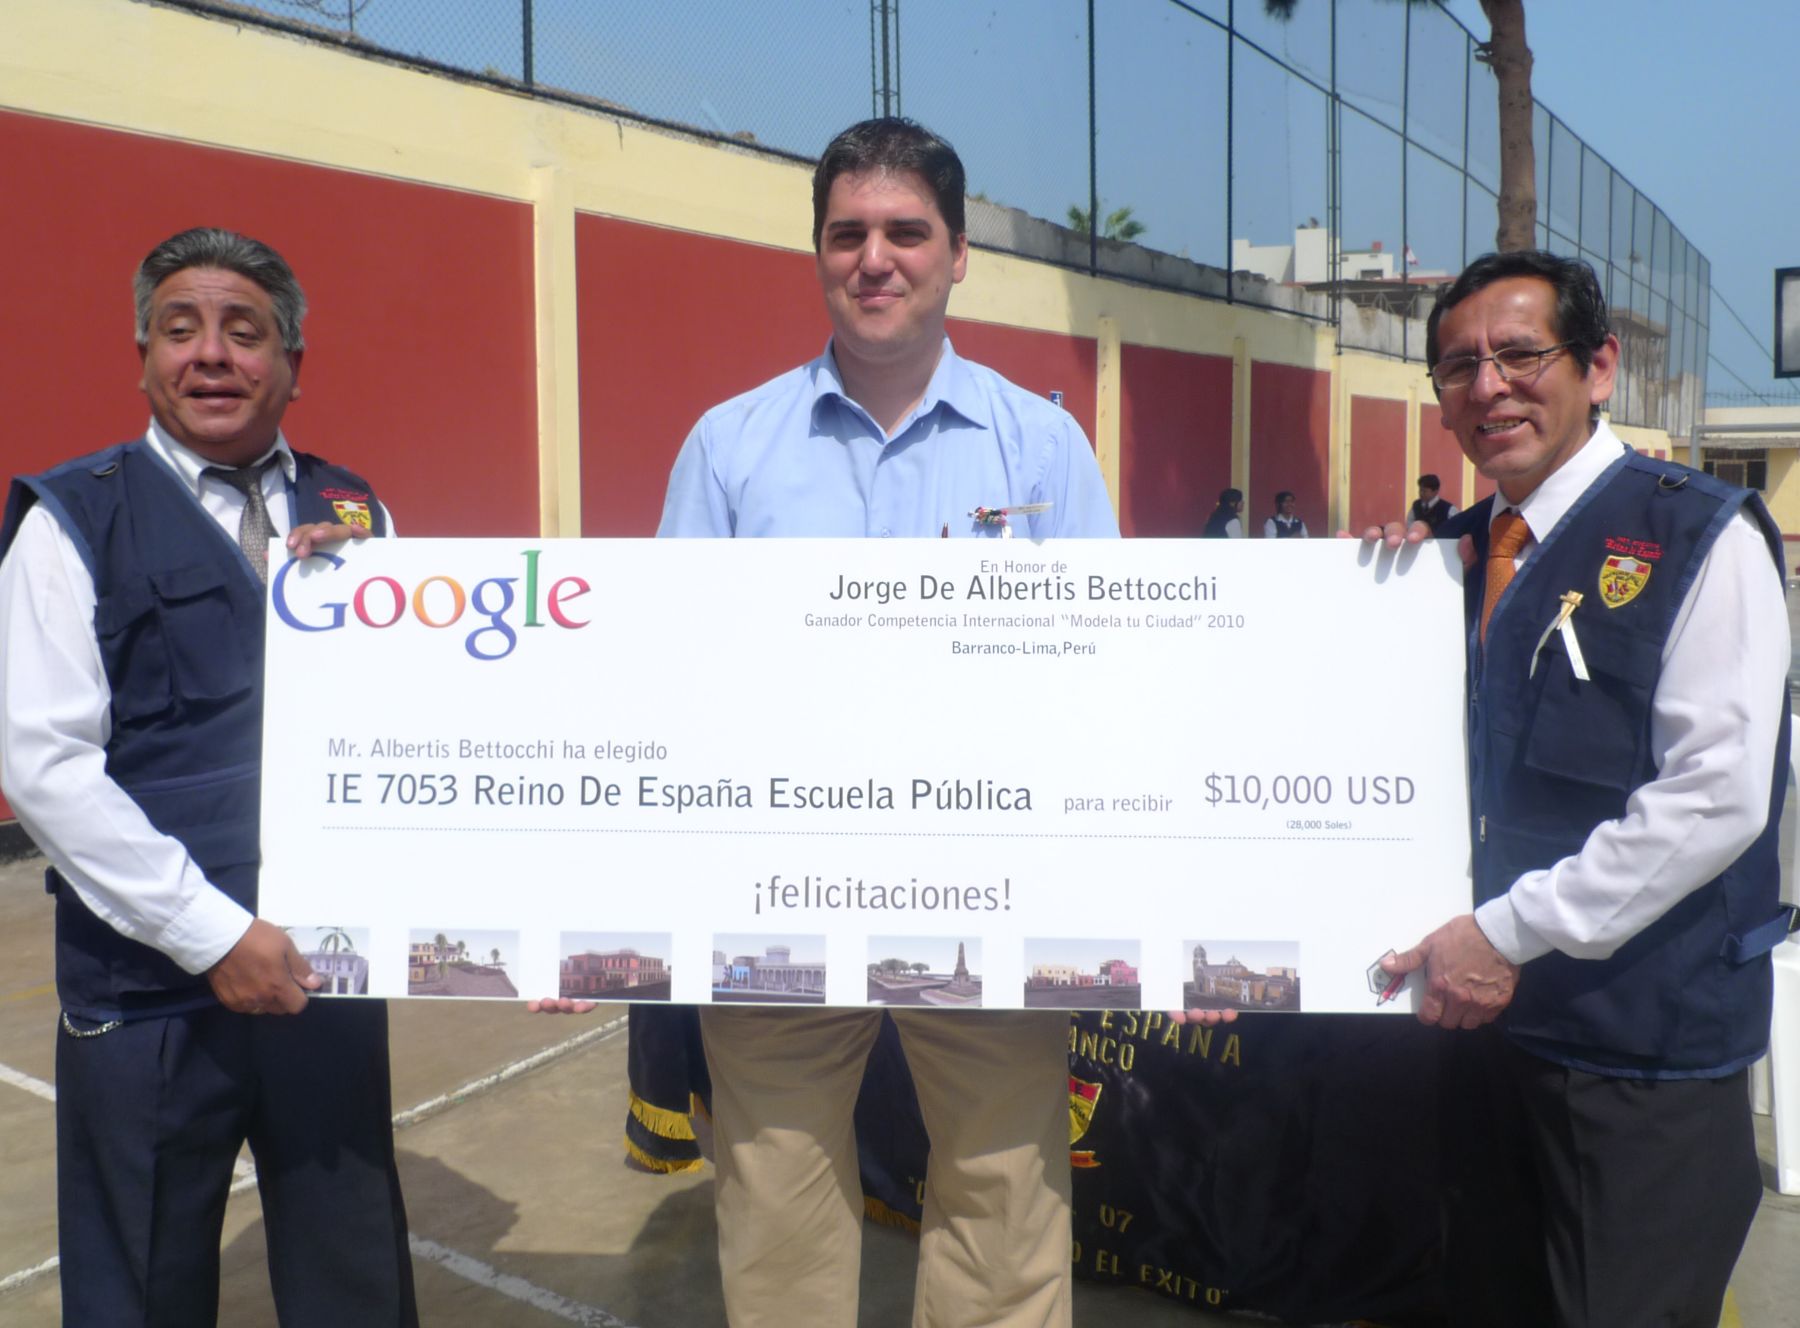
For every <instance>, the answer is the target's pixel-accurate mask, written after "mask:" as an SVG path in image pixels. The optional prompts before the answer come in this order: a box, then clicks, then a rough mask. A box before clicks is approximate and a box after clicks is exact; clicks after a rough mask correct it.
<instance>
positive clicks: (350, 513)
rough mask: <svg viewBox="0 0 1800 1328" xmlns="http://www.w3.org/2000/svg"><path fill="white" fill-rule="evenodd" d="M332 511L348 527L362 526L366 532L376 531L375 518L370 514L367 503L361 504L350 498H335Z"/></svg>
mask: <svg viewBox="0 0 1800 1328" xmlns="http://www.w3.org/2000/svg"><path fill="white" fill-rule="evenodd" d="M331 510H332V511H334V512H336V513H337V519H338V520H339V521H341V522H343V523H344V524H345V525H346V526H361V527H362V528H363V529H364V530H373V529H375V518H374V516H372V515H371V514H370V512H369V505H368V504H367V503H359V502H356V501H354V500H353V499H349V498H335V499H333V500H332V503H331Z"/></svg>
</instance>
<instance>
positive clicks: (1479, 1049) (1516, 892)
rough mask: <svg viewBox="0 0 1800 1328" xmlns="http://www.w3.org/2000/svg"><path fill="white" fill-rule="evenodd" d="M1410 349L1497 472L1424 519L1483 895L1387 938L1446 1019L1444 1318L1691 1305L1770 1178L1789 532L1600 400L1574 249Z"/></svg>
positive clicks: (1529, 269)
mask: <svg viewBox="0 0 1800 1328" xmlns="http://www.w3.org/2000/svg"><path fill="white" fill-rule="evenodd" d="M1426 359H1427V362H1428V363H1429V365H1430V366H1431V377H1432V382H1433V384H1434V386H1435V387H1436V389H1437V395H1438V401H1439V405H1440V408H1441V409H1442V412H1443V420H1444V425H1445V427H1446V428H1449V429H1450V430H1452V431H1453V432H1454V433H1455V434H1456V436H1457V441H1458V442H1459V443H1460V444H1461V446H1462V449H1463V452H1464V453H1465V454H1466V455H1467V456H1468V457H1469V459H1470V460H1471V461H1472V462H1473V463H1474V465H1475V468H1476V469H1477V470H1479V471H1480V472H1481V473H1482V475H1484V476H1485V477H1487V478H1488V479H1490V480H1492V481H1494V482H1495V483H1496V484H1497V485H1498V486H1499V493H1498V494H1497V495H1496V496H1494V497H1492V498H1490V499H1487V500H1485V501H1483V502H1481V503H1478V504H1476V505H1475V506H1474V507H1473V508H1471V509H1470V510H1469V511H1467V512H1465V513H1462V514H1460V515H1459V516H1457V517H1455V518H1452V519H1451V520H1450V521H1448V522H1446V523H1445V524H1444V526H1443V527H1442V528H1441V529H1440V530H1439V532H1438V533H1439V535H1440V536H1443V537H1447V538H1459V537H1460V538H1464V539H1467V540H1469V541H1470V543H1471V544H1472V547H1473V552H1474V555H1475V562H1474V565H1472V566H1471V569H1470V572H1469V578H1468V588H1467V595H1466V603H1467V615H1468V642H1469V644H1468V678H1469V696H1470V704H1469V729H1468V744H1469V775H1470V801H1471V807H1470V817H1471V826H1470V830H1471V840H1472V844H1471V848H1472V863H1473V871H1474V882H1475V899H1476V904H1477V907H1476V908H1475V911H1474V912H1473V913H1471V914H1465V915H1463V916H1461V917H1458V918H1454V919H1452V920H1451V921H1450V922H1448V923H1446V924H1445V925H1444V926H1442V927H1440V928H1439V929H1438V930H1436V931H1434V932H1432V933H1431V934H1430V935H1429V936H1427V937H1425V938H1424V940H1422V941H1421V942H1419V944H1418V946H1417V947H1416V948H1415V949H1413V950H1411V951H1408V952H1407V953H1405V954H1402V955H1400V956H1398V957H1397V958H1395V959H1393V960H1391V961H1389V963H1390V969H1391V971H1393V972H1395V973H1411V972H1414V971H1418V970H1423V972H1422V974H1421V981H1422V982H1423V983H1424V990H1423V994H1422V999H1421V1003H1420V1009H1419V1017H1420V1019H1421V1020H1423V1021H1424V1022H1426V1023H1429V1024H1436V1025H1439V1026H1441V1027H1444V1028H1451V1029H1463V1030H1469V1031H1468V1032H1465V1033H1463V1034H1462V1035H1461V1036H1460V1037H1459V1038H1458V1039H1457V1040H1456V1043H1455V1044H1454V1045H1453V1047H1451V1048H1450V1049H1449V1053H1450V1054H1449V1056H1448V1061H1449V1063H1450V1070H1449V1073H1448V1077H1447V1080H1446V1085H1445V1093H1444V1097H1443V1108H1444V1116H1445V1119H1444V1128H1443V1138H1444V1140H1445V1149H1446V1169H1445V1183H1446V1192H1447V1203H1448V1208H1449V1222H1448V1225H1447V1233H1448V1234H1447V1240H1448V1250H1447V1260H1448V1272H1449V1280H1450V1290H1451V1296H1452V1303H1453V1307H1454V1308H1453V1314H1452V1318H1453V1321H1454V1322H1456V1323H1458V1324H1459V1325H1476V1324H1493V1325H1496V1328H1498V1326H1499V1325H1508V1326H1512V1325H1519V1324H1534V1325H1537V1324H1556V1325H1562V1326H1564V1328H1570V1326H1573V1325H1582V1326H1583V1328H1600V1326H1602V1325H1623V1324H1658V1325H1694V1326H1695V1328H1700V1326H1701V1325H1704V1328H1714V1325H1716V1324H1717V1323H1718V1322H1719V1316H1720V1309H1721V1305H1722V1302H1723V1300H1724V1295H1725V1290H1726V1285H1727V1282H1728V1280H1729V1278H1730V1276H1731V1271H1732V1268H1733V1266H1734V1264H1735V1263H1736V1261H1737V1256H1738V1253H1739V1251H1740V1249H1741V1248H1742V1245H1743V1241H1744V1238H1745V1235H1746V1234H1747V1233H1748V1231H1749V1227H1750V1222H1751V1220H1752V1218H1753V1217H1754V1215H1755V1212H1756V1207H1757V1203H1758V1201H1759V1198H1760V1196H1761V1188H1762V1187H1761V1177H1760V1171H1759V1168H1758V1163H1757V1157H1756V1148H1755V1140H1754V1136H1753V1134H1752V1132H1751V1121H1750V1114H1749V1105H1748V1095H1747V1090H1746V1085H1745V1076H1746V1073H1747V1069H1746V1067H1748V1066H1749V1064H1750V1063H1751V1062H1752V1061H1754V1060H1756V1059H1757V1057H1759V1056H1760V1055H1761V1054H1762V1052H1763V1050H1764V1049H1765V1046H1766V1044H1767V1037H1768V1029H1769V1013H1770V994H1771V978H1770V960H1769V951H1770V950H1771V949H1772V948H1773V946H1774V945H1775V944H1777V943H1778V942H1779V941H1780V940H1781V938H1782V936H1783V935H1784V934H1785V933H1786V931H1787V929H1788V925H1789V917H1788V911H1786V910H1783V909H1782V908H1781V906H1780V904H1779V901H1778V895H1777V890H1778V884H1779V880H1778V878H1779V866H1778V863H1777V857H1776V853H1777V845H1776V840H1777V826H1778V819H1779V815H1780V809H1781V806H1782V801H1783V795H1784V793H1785V780H1784V779H1780V778H1777V774H1778V772H1781V771H1784V770H1785V768H1786V764H1787V740H1788V735H1787V704H1786V701H1787V692H1786V679H1787V668H1788V655H1789V643H1788V629H1787V616H1786V612H1785V603H1784V596H1783V586H1782V578H1781V552H1780V551H1781V543H1780V535H1779V534H1778V532H1777V531H1776V530H1775V527H1774V524H1773V522H1772V521H1771V520H1770V518H1769V515H1768V512H1767V511H1766V510H1765V509H1764V507H1763V504H1762V502H1761V500H1760V499H1759V498H1757V496H1756V495H1754V494H1752V493H1748V492H1746V491H1744V490H1742V489H1737V488H1733V487H1731V486H1729V485H1726V484H1723V483H1720V482H1719V481H1717V480H1715V479H1713V478H1711V477H1709V476H1706V475H1703V474H1700V473H1698V472H1695V471H1693V470H1689V469H1688V468H1686V467H1684V466H1678V465H1675V464H1672V463H1669V462H1663V461H1655V460H1652V459H1649V458H1647V457H1644V456H1641V455H1639V454H1637V453H1636V452H1633V451H1632V450H1631V449H1629V448H1627V447H1626V446H1624V445H1623V444H1622V443H1621V442H1620V441H1619V439H1618V437H1617V436H1616V435H1615V434H1614V433H1613V432H1612V430H1611V429H1610V428H1608V427H1607V425H1606V423H1605V422H1604V421H1602V420H1600V419H1599V418H1598V407H1599V406H1600V404H1601V403H1602V402H1604V401H1605V400H1606V399H1607V398H1608V397H1609V396H1610V394H1611V393H1612V390H1613V385H1614V381H1615V377H1616V375H1617V372H1618V363H1619V343H1618V340H1617V339H1616V338H1615V337H1614V336H1612V335H1611V334H1610V333H1609V332H1608V330H1607V323H1606V306H1605V301H1604V299H1603V297H1602V296H1601V293H1600V288H1599V284H1598V282H1597V281H1596V280H1595V277H1594V273H1593V271H1592V269H1590V268H1589V267H1588V266H1587V265H1586V264H1585V263H1581V262H1579V261H1575V260H1570V259H1563V258H1558V257H1555V256H1553V255H1550V254H1547V253H1539V252H1523V253H1510V254H1497V255H1496V254H1490V255H1488V256H1486V257H1484V258H1481V259H1478V260H1477V261H1476V262H1475V263H1474V264H1472V265H1471V266H1470V267H1469V268H1468V270H1467V271H1465V272H1464V273H1463V274H1462V275H1461V276H1460V277H1459V278H1458V279H1457V281H1456V282H1455V283H1454V284H1453V285H1452V286H1451V287H1449V289H1447V290H1446V291H1445V292H1444V293H1443V295H1442V296H1440V297H1439V300H1438V303H1437V306H1436V308H1434V309H1433V311H1432V314H1431V318H1430V321H1429V323H1428V325H1427V335H1426ZM1369 534H1370V535H1371V536H1374V535H1376V534H1378V532H1369ZM1426 534H1427V531H1426V528H1425V527H1424V526H1422V525H1415V526H1414V527H1413V528H1412V530H1411V531H1409V532H1407V533H1406V534H1405V535H1404V536H1402V534H1401V532H1400V530H1399V528H1398V525H1396V526H1394V527H1391V528H1390V529H1389V531H1388V532H1387V537H1388V539H1389V541H1390V543H1398V542H1399V541H1400V540H1401V539H1402V538H1406V539H1411V540H1416V539H1419V538H1422V537H1424V536H1425V535H1426ZM1465 561H1466V559H1465Z"/></svg>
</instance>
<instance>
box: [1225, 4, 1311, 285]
mask: <svg viewBox="0 0 1800 1328" xmlns="http://www.w3.org/2000/svg"><path fill="white" fill-rule="evenodd" d="M1236 77H1237V0H1227V3H1226V5H1225V303H1227V304H1230V303H1231V302H1232V301H1233V300H1235V299H1236V298H1237V273H1236V271H1235V270H1234V267H1233V263H1232V259H1233V258H1234V257H1235V254H1234V249H1233V245H1232V243H1231V240H1232V235H1231V231H1232V227H1233V226H1234V225H1235V224H1236V221H1235V216H1234V213H1235V200H1234V199H1233V198H1232V196H1231V183H1232V177H1233V176H1234V175H1235V174H1236V173H1237V172H1236V168H1237V158H1236V153H1237V139H1236V137H1235V131H1236V126H1235V125H1234V124H1233V123H1232V120H1233V116H1234V115H1235V113H1236V111H1237V84H1236ZM1325 242H1326V243H1327V244H1330V243H1331V237H1330V236H1326V237H1325Z"/></svg>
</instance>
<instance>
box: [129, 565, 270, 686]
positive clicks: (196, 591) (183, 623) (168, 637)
mask: <svg viewBox="0 0 1800 1328" xmlns="http://www.w3.org/2000/svg"><path fill="white" fill-rule="evenodd" d="M150 584H151V586H152V588H153V590H154V592H155V597H156V605H157V613H158V615H159V616H160V617H161V618H162V624H163V639H164V641H165V642H166V643H167V647H168V652H169V663H170V674H171V681H172V683H173V686H174V689H175V694H176V695H177V696H178V697H180V698H181V699H182V700H184V701H222V700H225V699H226V698H228V697H233V696H240V695H242V694H243V693H245V692H247V691H249V690H250V689H251V687H253V686H254V685H255V682H256V679H255V678H254V677H253V676H252V675H253V673H254V672H255V664H256V660H255V658H254V656H253V654H252V652H251V650H250V649H249V648H248V643H247V642H246V639H245V636H246V633H245V628H244V624H242V623H240V621H239V619H238V614H237V612H236V610H235V609H234V607H233V605H232V595H231V591H230V589H229V588H228V585H227V582H226V569H225V568H223V567H221V566H219V565H217V564H214V563H200V564H196V565H194V566H191V567H174V568H170V569H168V570H166V571H160V572H152V573H151V574H150ZM254 626H255V627H257V628H259V629H260V626H261V624H260V623H257V624H254Z"/></svg>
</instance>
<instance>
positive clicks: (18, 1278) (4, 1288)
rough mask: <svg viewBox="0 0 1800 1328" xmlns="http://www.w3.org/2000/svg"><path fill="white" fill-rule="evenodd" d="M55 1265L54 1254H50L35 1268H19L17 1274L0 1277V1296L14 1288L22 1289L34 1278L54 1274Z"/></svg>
mask: <svg viewBox="0 0 1800 1328" xmlns="http://www.w3.org/2000/svg"><path fill="white" fill-rule="evenodd" d="M56 1265H57V1258H56V1256H55V1255H54V1254H52V1255H51V1256H50V1257H49V1258H48V1259H45V1260H44V1261H43V1262H42V1263H40V1264H39V1265H38V1266H37V1267H36V1268H21V1269H19V1271H18V1272H16V1273H13V1274H12V1275H11V1276H9V1277H0V1296H4V1295H5V1294H6V1293H7V1292H8V1291H11V1290H12V1289H13V1288H14V1287H22V1286H24V1285H25V1284H26V1283H27V1282H30V1281H32V1280H34V1279H36V1278H39V1277H42V1276H43V1275H44V1274H45V1273H53V1272H55V1271H56Z"/></svg>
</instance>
